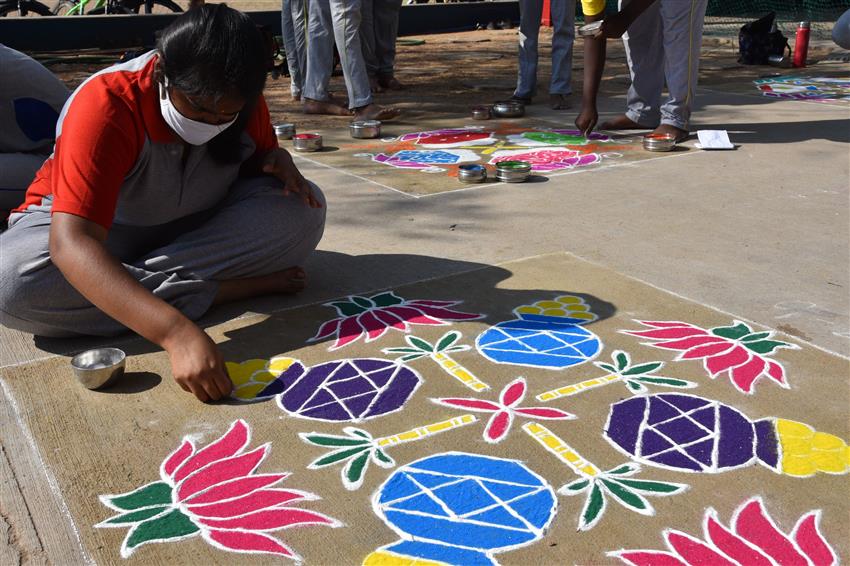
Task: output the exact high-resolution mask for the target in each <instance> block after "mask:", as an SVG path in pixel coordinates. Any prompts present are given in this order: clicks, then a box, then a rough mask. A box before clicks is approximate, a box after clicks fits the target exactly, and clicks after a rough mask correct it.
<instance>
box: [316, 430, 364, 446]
mask: <svg viewBox="0 0 850 566" xmlns="http://www.w3.org/2000/svg"><path fill="white" fill-rule="evenodd" d="M300 436H301V438H302V439H304V440H306V441H307V442H309V443H310V444H315V445H316V446H362V445H364V444H369V442H370V439H368V438H351V437H350V436H333V435H330V434H315V433H310V434H303V433H302V434H301V435H300Z"/></svg>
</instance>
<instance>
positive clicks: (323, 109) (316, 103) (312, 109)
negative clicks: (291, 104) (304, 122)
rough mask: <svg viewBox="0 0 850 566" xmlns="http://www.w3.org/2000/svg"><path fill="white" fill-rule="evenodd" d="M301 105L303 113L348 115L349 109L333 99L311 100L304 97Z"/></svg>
mask: <svg viewBox="0 0 850 566" xmlns="http://www.w3.org/2000/svg"><path fill="white" fill-rule="evenodd" d="M302 100H303V107H304V113H305V114H328V115H331V116H350V115H351V110H349V109H348V108H346V107H345V106H342V105H340V104H338V103H337V102H336V101H334V100H313V99H312V98H307V97H304V98H303V99H302Z"/></svg>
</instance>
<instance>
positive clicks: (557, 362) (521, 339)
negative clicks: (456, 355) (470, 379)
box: [475, 295, 602, 370]
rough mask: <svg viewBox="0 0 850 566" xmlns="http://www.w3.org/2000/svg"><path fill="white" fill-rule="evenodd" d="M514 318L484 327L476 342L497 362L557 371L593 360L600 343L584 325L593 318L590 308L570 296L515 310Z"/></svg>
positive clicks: (580, 300) (480, 348) (482, 352)
mask: <svg viewBox="0 0 850 566" xmlns="http://www.w3.org/2000/svg"><path fill="white" fill-rule="evenodd" d="M514 314H515V315H516V318H515V319H513V320H507V321H503V322H500V323H498V324H497V325H495V326H492V327H490V328H488V329H487V330H485V331H484V332H483V333H482V334H481V335H480V336H478V339H477V340H476V341H475V345H476V347H477V348H478V351H479V352H480V353H481V355H483V356H484V357H485V358H487V359H489V360H492V361H494V362H496V363H500V364H513V365H520V366H530V367H539V368H546V369H555V370H560V369H564V368H568V367H571V366H574V365H578V364H583V363H585V362H587V361H590V360H592V359H593V358H594V357H596V355H597V354H598V353H599V352H600V350H602V342H601V341H600V340H599V337H598V336H596V335H595V334H594V333H593V332H591V331H589V330H587V329H586V328H584V327H583V326H581V325H583V324H585V323H588V322H593V321H594V320H596V318H597V317H596V315H595V314H593V313H592V312H590V307H589V306H588V305H587V304H586V303H585V302H584V300H582V299H581V297H576V296H573V295H564V296H561V297H557V298H556V299H554V300H545V301H538V302H536V303H534V304H532V305H525V306H521V307H518V308H516V309H514Z"/></svg>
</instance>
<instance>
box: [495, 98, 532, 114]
mask: <svg viewBox="0 0 850 566" xmlns="http://www.w3.org/2000/svg"><path fill="white" fill-rule="evenodd" d="M493 115H494V116H497V117H499V118H519V117H521V116H525V105H524V104H523V103H522V102H519V101H517V100H502V101H499V102H496V103H495V104H493Z"/></svg>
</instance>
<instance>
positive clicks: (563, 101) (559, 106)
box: [549, 94, 572, 110]
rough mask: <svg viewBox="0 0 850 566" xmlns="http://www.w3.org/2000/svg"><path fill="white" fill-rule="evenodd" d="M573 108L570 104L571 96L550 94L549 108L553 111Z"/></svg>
mask: <svg viewBox="0 0 850 566" xmlns="http://www.w3.org/2000/svg"><path fill="white" fill-rule="evenodd" d="M570 106H572V104H570V95H569V94H550V95H549V107H550V108H551V109H552V110H566V109H567V108H569V107H570Z"/></svg>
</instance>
